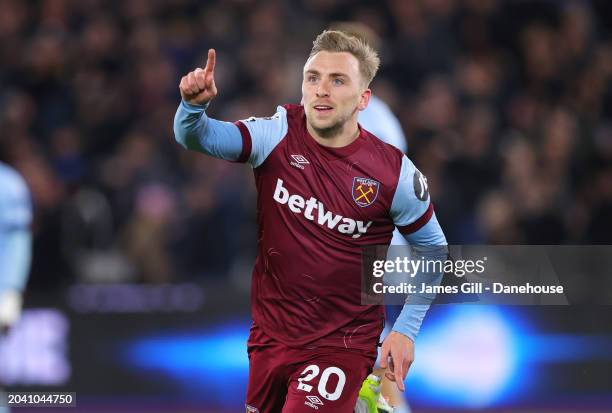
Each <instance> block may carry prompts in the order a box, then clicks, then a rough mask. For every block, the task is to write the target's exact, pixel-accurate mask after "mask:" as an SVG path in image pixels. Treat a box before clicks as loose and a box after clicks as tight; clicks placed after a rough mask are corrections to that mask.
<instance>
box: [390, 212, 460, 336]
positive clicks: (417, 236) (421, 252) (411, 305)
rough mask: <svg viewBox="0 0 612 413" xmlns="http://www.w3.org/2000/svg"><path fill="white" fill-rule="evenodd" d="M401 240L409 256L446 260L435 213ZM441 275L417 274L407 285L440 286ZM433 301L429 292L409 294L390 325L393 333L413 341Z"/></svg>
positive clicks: (445, 246) (433, 273) (442, 235)
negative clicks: (410, 252) (410, 248)
mask: <svg viewBox="0 0 612 413" xmlns="http://www.w3.org/2000/svg"><path fill="white" fill-rule="evenodd" d="M405 238H406V240H407V241H408V243H409V244H410V245H411V246H412V250H413V253H412V254H411V255H414V256H417V257H424V258H425V259H428V260H441V261H444V260H445V259H446V258H447V257H448V247H447V242H446V237H445V236H444V233H443V232H442V228H441V227H440V224H439V223H438V219H437V218H436V215H435V214H433V215H432V217H431V218H430V220H429V221H428V222H427V224H425V225H424V226H423V227H421V228H420V229H419V230H418V231H416V232H413V233H412V234H409V235H406V236H405ZM413 258H414V257H413ZM442 276H443V274H442V273H441V272H440V273H438V272H427V273H424V272H419V273H417V274H416V275H415V277H414V280H413V281H411V283H412V284H414V285H416V286H417V288H419V286H420V285H421V283H424V284H428V285H440V283H441V282H442ZM435 298H436V297H435V294H429V293H414V294H409V295H408V297H407V298H406V303H405V304H404V308H402V311H401V313H400V315H399V316H398V317H397V320H396V321H395V324H394V325H393V331H397V332H400V333H402V334H404V335H405V336H407V337H409V338H410V339H411V340H412V341H414V340H415V339H416V337H417V335H418V333H419V330H420V328H421V324H422V323H423V319H424V318H425V314H426V313H427V310H429V306H430V305H431V303H432V302H433V300H434V299H435Z"/></svg>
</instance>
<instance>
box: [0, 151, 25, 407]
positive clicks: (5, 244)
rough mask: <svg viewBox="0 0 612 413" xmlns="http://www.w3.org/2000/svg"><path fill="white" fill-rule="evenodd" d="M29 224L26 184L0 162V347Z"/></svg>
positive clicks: (19, 290) (14, 301)
mask: <svg viewBox="0 0 612 413" xmlns="http://www.w3.org/2000/svg"><path fill="white" fill-rule="evenodd" d="M31 221H32V207H31V203H30V194H29V191H28V188H27V186H26V184H25V181H24V180H23V178H22V177H21V176H20V175H19V174H18V173H17V171H15V170H14V169H12V168H11V167H9V166H8V165H6V164H4V163H2V162H0V345H1V344H2V342H1V340H2V339H3V336H4V335H6V334H7V333H8V330H9V328H10V327H11V326H12V325H14V324H15V323H16V322H17V320H18V319H19V316H20V314H21V305H22V296H23V291H24V289H25V286H26V281H27V278H28V273H29V270H30V258H31V255H32V235H31V232H30V223H31ZM1 399H2V398H1V397H0V400H1ZM7 412H8V409H7V407H6V406H2V405H1V404H0V413H7Z"/></svg>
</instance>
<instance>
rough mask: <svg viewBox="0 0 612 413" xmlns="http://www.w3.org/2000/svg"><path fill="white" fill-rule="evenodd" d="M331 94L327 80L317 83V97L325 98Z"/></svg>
mask: <svg viewBox="0 0 612 413" xmlns="http://www.w3.org/2000/svg"><path fill="white" fill-rule="evenodd" d="M328 96H329V88H328V84H327V82H323V81H322V82H319V84H318V85H317V97H319V98H323V97H328Z"/></svg>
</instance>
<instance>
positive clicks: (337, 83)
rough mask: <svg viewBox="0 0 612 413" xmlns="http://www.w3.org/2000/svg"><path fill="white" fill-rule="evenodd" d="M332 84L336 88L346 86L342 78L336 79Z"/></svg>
mask: <svg viewBox="0 0 612 413" xmlns="http://www.w3.org/2000/svg"><path fill="white" fill-rule="evenodd" d="M332 82H333V84H334V85H336V86H340V85H343V84H344V80H343V79H340V78H338V77H337V78H335V79H334V80H333V81H332Z"/></svg>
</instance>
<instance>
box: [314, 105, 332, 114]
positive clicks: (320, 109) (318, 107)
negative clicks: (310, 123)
mask: <svg viewBox="0 0 612 413" xmlns="http://www.w3.org/2000/svg"><path fill="white" fill-rule="evenodd" d="M314 109H315V110H316V111H317V112H319V113H325V112H329V111H331V110H332V109H333V108H332V107H331V106H327V105H316V106H314Z"/></svg>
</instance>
